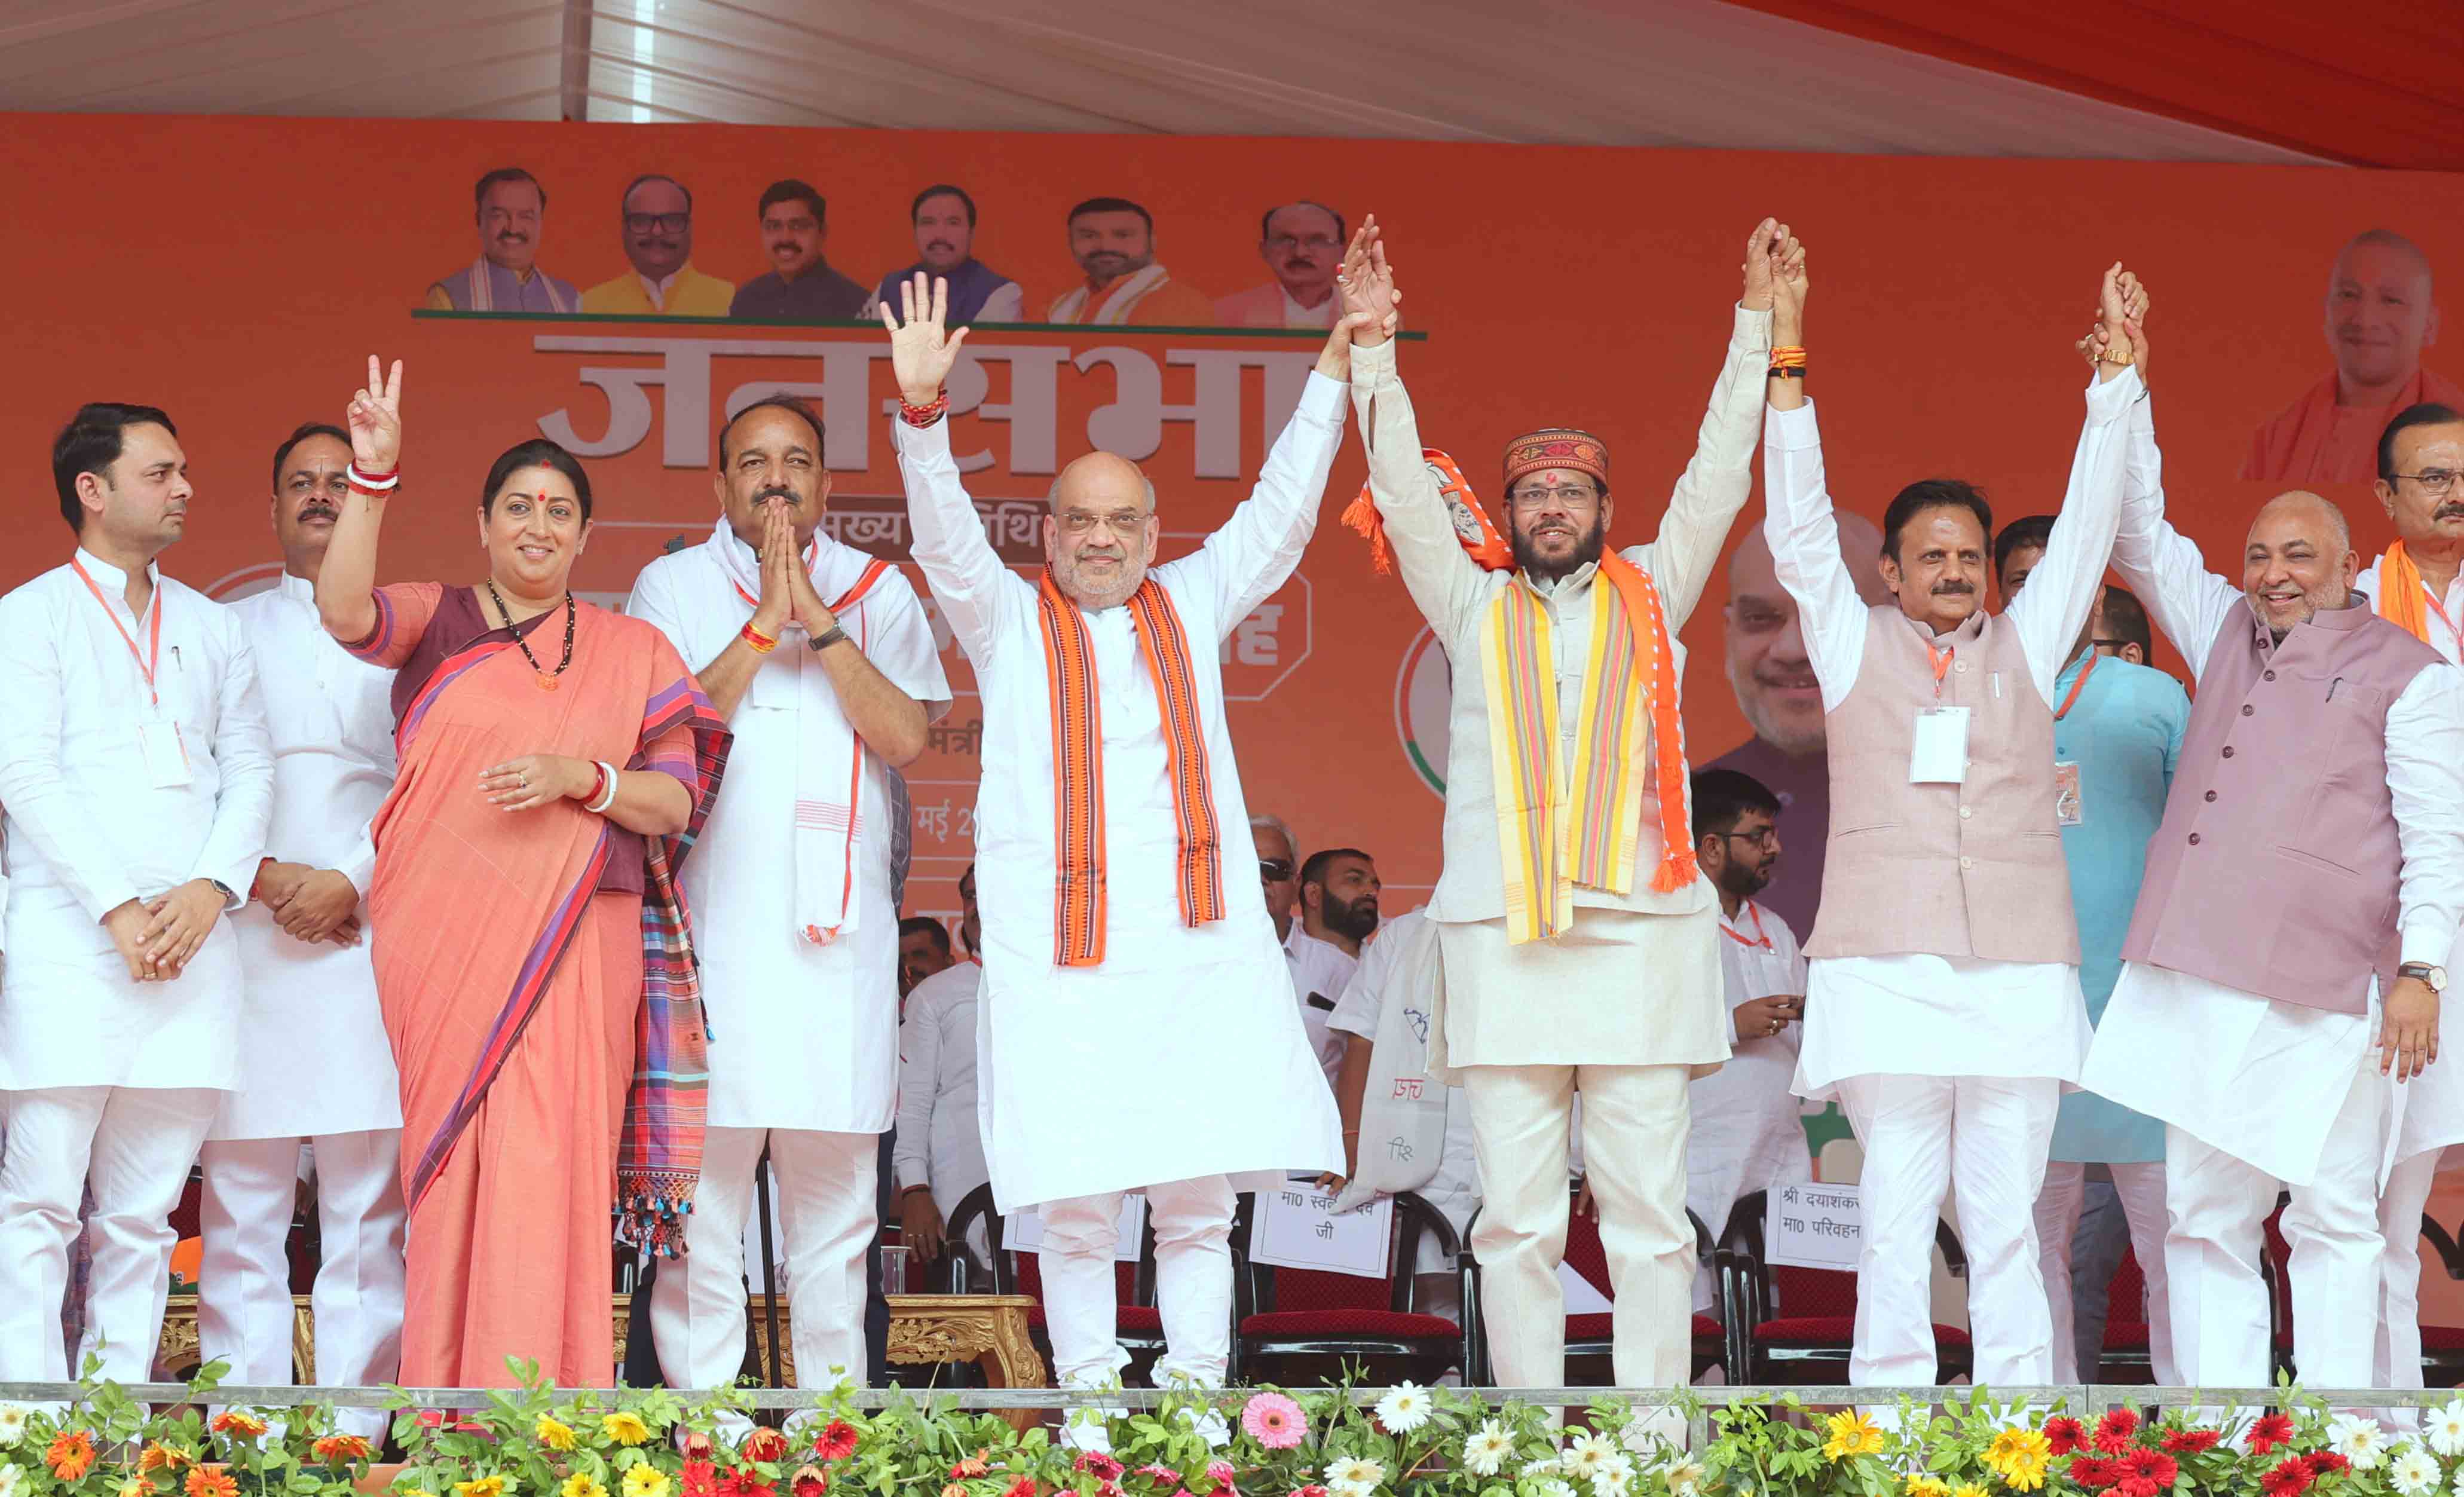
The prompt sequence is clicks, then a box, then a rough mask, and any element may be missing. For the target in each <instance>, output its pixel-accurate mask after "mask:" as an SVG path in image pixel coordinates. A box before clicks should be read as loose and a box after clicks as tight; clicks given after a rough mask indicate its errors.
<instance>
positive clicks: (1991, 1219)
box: [1763, 372, 2142, 1386]
mask: <svg viewBox="0 0 2464 1497" xmlns="http://www.w3.org/2000/svg"><path fill="white" fill-rule="evenodd" d="M2141 390H2142V385H2141V384H2140V381H2139V378H2138V376H2137V374H2136V373H2133V372H2125V373H2124V374H2123V376H2122V377H2121V378H2119V379H2115V380H2111V381H2106V382H2103V383H2099V384H2092V385H2090V386H2089V389H2088V394H2087V406H2088V414H2087V420H2086V424H2085V426H2084V428H2083V429H2082V430H2081V432H2080V436H2079V448H2078V450H2077V451H2076V453H2075V454H2074V456H2073V460H2072V464H2071V473H2070V482H2069V489H2068V492H2067V493H2066V494H2065V495H2063V498H2062V507H2061V513H2060V517H2059V518H2058V519H2057V521H2056V523H2055V526H2054V533H2053V535H2052V537H2051V538H2050V541H2049V545H2048V549H2047V550H2046V552H2045V555H2044V557H2043V558H2042V560H2040V561H2037V563H2036V569H2035V571H2033V572H2031V573H2030V574H2029V576H2028V582H2029V586H2028V589H2027V591H2025V592H2023V593H2022V594H2020V595H2019V597H2017V598H2016V599H2014V600H2013V601H2012V603H2011V605H2010V606H2009V607H2008V608H2007V609H2006V610H2005V613H2004V616H2003V617H2004V622H2005V623H2007V625H2008V626H2009V627H2011V628H2013V629H2014V630H2015V631H2016V635H2017V640H2018V643H2019V648H2020V650H2021V652H2022V654H2023V655H2024V656H2025V658H2026V660H2027V665H2028V671H2027V674H2028V679H2027V681H2026V682H2025V683H2017V682H2014V683H2013V687H2012V689H2013V690H2033V691H2035V693H2037V695H2039V696H2041V697H2042V698H2043V699H2044V702H2045V706H2046V708H2047V710H2048V711H2051V710H2053V709H2054V708H2056V707H2057V699H2056V697H2055V695H2054V682H2055V678H2056V677H2057V676H2058V675H2059V674H2060V673H2061V669H2062V667H2063V666H2064V665H2065V664H2066V663H2067V662H2068V661H2069V658H2070V654H2071V649H2072V646H2073V645H2075V644H2076V643H2077V641H2078V638H2079V629H2080V627H2082V626H2083V625H2084V624H2085V623H2086V622H2087V617H2088V611H2089V609H2090V608H2091V607H2092V606H2093V605H2094V601H2095V594H2096V590H2097V589H2098V587H2100V586H2101V583H2102V580H2103V576H2104V561H2105V556H2106V554H2107V552H2108V551H2109V550H2110V549H2111V546H2112V540H2113V531H2114V526H2115V524H2116V523H2117V520H2118V517H2119V514H2120V510H2121V505H2122V487H2123V474H2122V468H2123V445H2124V444H2123V419H2124V418H2125V417H2126V415H2127V413H2128V410H2129V408H2130V407H2131V406H2132V405H2133V404H2135V403H2138V397H2139V395H2140V392H2141ZM1768 432H1769V434H1768V436H1767V439H1766V445H1765V449H1764V458H1763V473H1764V483H1765V486H1766V489H1767V492H1768V495H1769V503H1770V513H1769V516H1768V517H1767V519H1766V522H1765V526H1764V534H1765V535H1766V536H1767V537H1768V538H1769V539H1770V542H1771V558H1772V562H1773V565H1774V567H1775V568H1776V570H1777V572H1778V576H1779V580H1780V583H1781V585H1782V586H1784V587H1786V588H1787V589H1788V590H1789V593H1790V595H1791V596H1793V598H1795V600H1796V603H1797V618H1798V625H1799V627H1800V628H1801V629H1802V630H1803V632H1804V636H1805V649H1806V657H1807V659H1808V660H1809V661H1811V662H1812V664H1813V666H1814V672H1815V679H1816V680H1817V681H1819V682H1820V684H1821V687H1822V706H1823V711H1824V712H1825V713H1831V712H1836V711H1837V710H1838V708H1839V705H1840V704H1841V703H1842V702H1844V701H1846V700H1847V698H1848V695H1849V693H1850V692H1851V691H1853V690H1854V689H1855V687H1856V685H1857V679H1858V676H1859V673H1860V672H1861V671H1862V670H1863V667H1864V661H1865V653H1866V630H1867V629H1869V628H1872V627H1891V626H1890V625H1888V624H1887V623H1878V617H1877V615H1876V614H1874V613H1873V612H1872V611H1871V610H1870V609H1869V607H1868V606H1867V605H1866V604H1865V602H1864V601H1863V600H1862V599H1861V598H1859V596H1858V594H1857V589H1856V584H1855V583H1854V582H1853V581H1852V580H1851V578H1850V576H1849V574H1848V570H1847V566H1846V563H1845V562H1844V561H1842V559H1841V557H1840V554H1839V536H1838V529H1837V522H1836V521H1835V520H1834V518H1833V516H1832V504H1831V495H1830V494H1829V492H1828V489H1827V488H1826V486H1825V482H1824V478H1823V465H1822V445H1821V436H1820V434H1819V431H1818V429H1817V428H1816V426H1815V407H1814V403H1813V402H1812V401H1808V402H1807V403H1806V404H1805V405H1803V406H1801V407H1797V408H1795V409H1793V410H1779V409H1773V410H1771V412H1770V415H1769V418H1768ZM1907 627H1910V628H1912V629H1918V630H1920V631H1922V632H1924V633H1925V634H1926V636H1927V637H1928V638H1929V637H1931V631H1930V630H1929V629H1926V628H1925V626H1923V625H1921V624H1918V623H1917V622H1916V621H1914V620H1909V621H1907ZM1956 669H1959V670H1962V671H1965V670H1966V669H1967V664H1966V662H1964V661H1961V662H1956ZM1913 705H1914V704H1911V710H1913ZM1963 814H1965V813H1963ZM1834 824H1835V826H1836V825H1837V818H1836V817H1835V823H1834ZM2048 829H2049V830H2050V829H2051V828H2050V827H2049V828H2048ZM1804 1028H1805V1033H1804V1035H1803V1038H1802V1042H1801V1046H1800V1049H1799V1057H1798V1062H1797V1073H1796V1083H1795V1090H1796V1092H1797V1094H1798V1095H1800V1096H1803V1097H1807V1098H1810V1099H1813V1100H1815V1101H1826V1100H1831V1099H1834V1098H1836V1099H1837V1100H1838V1102H1839V1103H1840V1106H1841V1108H1842V1109H1843V1110H1844V1111H1845V1112H1847V1114H1848V1119H1849V1123H1850V1125H1851V1126H1852V1127H1854V1128H1855V1130H1856V1132H1857V1137H1858V1140H1859V1143H1860V1144H1861V1145H1862V1147H1863V1149H1864V1154H1865V1160H1864V1169H1863V1174H1862V1176H1861V1177H1860V1184H1861V1186H1862V1188H1863V1193H1864V1200H1865V1244H1864V1248H1863V1250H1862V1252H1861V1254H1860V1255H1859V1263H1858V1299H1857V1328H1856V1337H1855V1349H1854V1351H1853V1352H1852V1354H1851V1357H1850V1364H1849V1380H1850V1381H1851V1382H1852V1383H1857V1384H1868V1385H1870V1384H1881V1385H1901V1386H1905V1385H1910V1384H1918V1385H1922V1384H1928V1383H1931V1382H1933V1381H1934V1380H1935V1377H1936V1375H1937V1371H1938V1369H1937V1366H1936V1361H1935V1346H1934V1335H1933V1313H1932V1290H1931V1279H1932V1261H1933V1241H1934V1224H1935V1222H1936V1221H1937V1220H1938V1219H1939V1217H1940V1213H1941V1210H1942V1201H1943V1196H1944V1194H1945V1192H1946V1191H1947V1190H1949V1189H1950V1188H1951V1187H1952V1186H1953V1185H1956V1187H1957V1192H1956V1200H1957V1208H1958V1215H1959V1228H1960V1239H1961V1243H1962V1245H1963V1246H1964V1247H1965V1249H1966V1251H1967V1254H1968V1261H1969V1318H1970V1321H1971V1323H1972V1325H1973V1327H1974V1332H1975V1344H1976V1369H1975V1376H1976V1380H1977V1382H1978V1383H1980V1384H1990V1385H1994V1386H2029V1385H2041V1384H2043V1383H2046V1382H2048V1381H2050V1380H2051V1377H2052V1375H2053V1321H2052V1311H2051V1309H2050V1307H2049V1305H2048V1303H2047V1301H2046V1298H2045V1283H2044V1277H2043V1272H2042V1268H2041V1266H2040V1263H2039V1256H2040V1255H2039V1246H2038V1244H2037V1242H2036V1234H2035V1203H2036V1197H2037V1196H2038V1194H2039V1193H2040V1192H2041V1190H2042V1188H2043V1185H2044V1172H2045V1159H2046V1154H2047V1150H2048V1149H2049V1147H2050V1146H2051V1143H2052V1140H2053V1130H2054V1121H2055V1116H2056V1113H2057V1111H2058V1110H2059V1107H2060V1101H2061V1089H2062V1087H2063V1085H2064V1084H2065V1083H2069V1084H2074V1085H2075V1084H2076V1083H2077V1082H2078V1081H2079V1065H2080V1063H2081V1061H2082V1060H2083V1059H2084V1058H2085V1056H2086V1054H2087V1046H2088V1041H2089V1039H2090V1038H2091V1037H2092V1035H2093V1034H2094V1030H2093V1029H2092V1028H2091V1027H2090V1025H2089V1024H2088V1019H2087V1001H2086V999H2085V997H2084V996H2083V995H2082V994H2081V992H2080V990H2079V968H2078V967H2077V966H2075V965H2073V964H2072V963H2069V962H2064V961H2006V960H1986V959H1982V958H1972V957H1944V956H1936V955H1932V954H1929V953H1925V952H1897V953H1891V954H1887V955H1880V956H1862V957H1838V958H1815V959H1814V960H1813V961H1812V962H1811V963H1810V970H1809V972H1808V977H1807V990H1806V1000H1805V1024H1804Z"/></svg>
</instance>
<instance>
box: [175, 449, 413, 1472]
mask: <svg viewBox="0 0 2464 1497" xmlns="http://www.w3.org/2000/svg"><path fill="white" fill-rule="evenodd" d="M350 463H351V441H350V437H349V436H348V434H346V433H345V432H343V431H342V430H341V429H340V428H335V427H307V428H302V429H300V430H299V431H297V432H294V433H293V434H292V436H291V438H290V439H289V440H287V441H286V442H284V444H283V445H282V447H281V448H280V449H279V450H278V451H276V453H275V463H274V467H275V489H274V529H275V537H276V538H277V539H279V540H280V542H281V544H282V551H283V572H282V576H281V577H280V578H278V579H277V580H276V581H275V584H274V586H272V587H270V588H268V589H266V590H265V591H263V592H260V593H256V594H253V595H252V596H250V597H247V598H243V599H241V600H240V601H238V602H237V603H234V604H232V605H231V612H232V614H233V615H235V616H236V617H237V618H238V619H239V622H240V627H241V628H242V629H243V630H244V631H245V632H246V634H247V636H248V642H249V649H250V651H251V652H252V653H253V655H254V656H255V658H256V666H257V687H258V690H259V692H260V693H261V695H262V697H263V700H264V702H265V708H266V721H267V724H268V727H269V729H270V731H271V734H272V738H273V747H274V819H273V825H272V827H271V829H270V830H269V831H268V832H267V834H266V845H265V857H264V861H263V862H262V863H260V864H259V865H258V871H257V882H256V890H255V895H256V901H257V902H255V903H252V904H251V905H250V906H249V907H248V908H247V909H245V910H242V911H241V912H240V913H239V914H236V915H234V916H232V917H231V924H232V926H233V928H234V930H235V932H236V934H237V936H238V939H239V953H240V965H241V969H242V973H243V985H244V987H245V988H246V990H247V994H248V997H247V1002H246V1004H245V1006H244V1009H243V1017H242V1021H241V1024H242V1028H241V1032H240V1050H239V1085H238V1087H237V1089H236V1090H232V1091H231V1092H229V1093H228V1094H227V1095H226V1096H225V1097H224V1099H223V1105H222V1112H221V1113H220V1114H219V1115H218V1116H217V1117H216V1118H215V1119H214V1125H213V1128H212V1130H211V1131H210V1132H209V1134H207V1138H206V1145H205V1148H204V1151H203V1162H204V1165H205V1194H204V1198H203V1202H202V1207H203V1209H202V1213H201V1220H202V1224H203V1228H204V1237H205V1244H204V1245H205V1252H204V1261H203V1263H202V1265H201V1274H200V1284H199V1288H198V1296H197V1337H198V1342H199V1345H200V1347H201V1349H202V1350H203V1352H204V1354H205V1355H206V1356H207V1357H208V1358H209V1359H212V1358H216V1357H219V1358H222V1359H223V1360H226V1361H228V1362H230V1363H231V1374H230V1376H229V1378H228V1380H229V1381H231V1382H233V1383H241V1384H249V1385H254V1386H261V1387H279V1386H281V1385H283V1384H285V1383H288V1382H289V1381H291V1341H292V1329H293V1326H292V1322H293V1314H292V1300H291V1264H290V1256H289V1253H288V1251H287V1244H288V1239H289V1236H290V1228H291V1218H292V1209H293V1202H294V1200H295V1198H296V1197H297V1184H298V1165H299V1151H300V1147H301V1145H302V1144H306V1145H307V1146H308V1147H309V1150H310V1156H311V1157H312V1159H313V1160H314V1163H315V1179H316V1199H317V1212H318V1244H319V1250H320V1253H321V1257H320V1259H319V1264H318V1269H317V1282H316V1287H315V1290H314V1293H313V1295H312V1296H311V1304H312V1307H313V1309H314V1311H315V1315H316V1327H317V1340H316V1354H317V1361H316V1367H317V1380H318V1382H319V1383H320V1384H322V1385H325V1386H328V1387H360V1388H365V1387H374V1386H378V1385H380V1384H384V1383H389V1382H392V1381H394V1380H395V1378H396V1376H397V1375H398V1373H399V1372H400V1369H401V1363H402V1310H403V1243H404V1238H405V1234H406V1231H407V1226H408V1214H407V1210H406V1208H405V1206H404V1204H403V1199H402V1098H401V1090H400V1087H399V1085H398V1083H397V1080H396V1077H395V1075H394V1064H393V1049H392V1046H391V1045H390V1043H389V1042H388V1041H387V1039H386V1038H385V1016H384V1014H383V1012H382V1011H381V1010H380V1009H379V1007H378V1006H377V984H376V969H375V967H374V966H373V964H372V963H371V962H370V960H369V958H368V946H369V941H370V939H371V937H372V933H371V932H370V931H368V929H367V928H366V925H365V919H366V916H365V914H364V906H363V903H362V901H363V896H364V895H365V894H366V892H367V888H368V880H369V878H370V877H371V876H372V875H373V874H374V872H375V870H376V844H375V843H374V842H373V841H371V840H370V838H369V835H368V822H369V819H370V818H371V817H373V816H374V815H375V814H376V810H377V807H378V806H379V805H381V804H384V802H385V795H386V793H387V792H388V791H390V790H391V789H392V788H393V780H394V741H393V700H392V691H393V675H394V673H393V672H392V671H385V670H380V669H378V668H377V667H375V666H371V665H368V664H366V663H364V662H363V661H360V660H358V659H355V658H353V656H352V655H351V654H350V652H349V651H347V650H345V649H342V647H341V646H340V645H337V644H336V643H334V638H333V636H332V635H331V634H329V633H327V632H326V631H325V627H324V625H323V624H321V623H319V620H318V617H317V572H318V569H319V567H320V566H321V565H322V564H323V562H324V559H325V544H326V542H327V541H329V540H330V539H333V534H334V520H335V518H336V517H338V516H339V515H340V514H341V505H342V500H343V499H344V497H345V496H346V495H347V494H348V492H349V481H348V478H347V476H346V474H347V472H348V470H349V468H350ZM336 1419H337V1420H339V1423H340V1427H341V1428H342V1429H344V1430H346V1431H348V1432H350V1433H353V1434H359V1435H364V1436H367V1437H369V1438H371V1439H374V1438H376V1437H378V1436H380V1435H381V1434H383V1432H384V1430H385V1424H386V1415H385V1410H383V1409H344V1410H341V1411H340V1412H339V1413H338V1414H337V1415H336Z"/></svg>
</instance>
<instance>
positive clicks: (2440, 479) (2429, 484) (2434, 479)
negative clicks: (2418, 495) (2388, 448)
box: [2387, 468, 2464, 499]
mask: <svg viewBox="0 0 2464 1497" xmlns="http://www.w3.org/2000/svg"><path fill="white" fill-rule="evenodd" d="M2387 476H2388V477H2390V478H2409V479H2411V480H2412V481H2413V482H2415V483H2417V484H2419V485H2421V492H2422V493H2424V494H2426V495H2430V496H2431V498H2433V499H2443V498H2445V497H2447V494H2448V491H2449V490H2451V489H2453V488H2454V487H2455V484H2456V480H2457V479H2459V478H2464V473H2457V472H2455V471H2454V470H2453V469H2450V468H2432V469H2430V470H2428V471H2427V472H2423V473H2389V474H2387Z"/></svg>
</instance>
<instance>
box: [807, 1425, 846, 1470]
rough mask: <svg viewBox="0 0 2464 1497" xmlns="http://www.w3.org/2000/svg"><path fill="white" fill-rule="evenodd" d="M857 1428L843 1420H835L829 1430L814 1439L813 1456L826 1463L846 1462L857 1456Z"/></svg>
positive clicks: (826, 1429)
mask: <svg viewBox="0 0 2464 1497" xmlns="http://www.w3.org/2000/svg"><path fill="white" fill-rule="evenodd" d="M855 1444H856V1438H855V1426H854V1425H852V1424H850V1423H848V1422H847V1420H843V1419H834V1420H830V1422H829V1426H828V1427H827V1428H825V1429H824V1430H823V1431H822V1432H821V1433H820V1434H818V1435H815V1436H814V1437H813V1454H815V1455H817V1456H820V1457H821V1458H822V1459H823V1460H825V1461H844V1460H846V1459H847V1457H849V1456H851V1455H853V1454H855Z"/></svg>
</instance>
